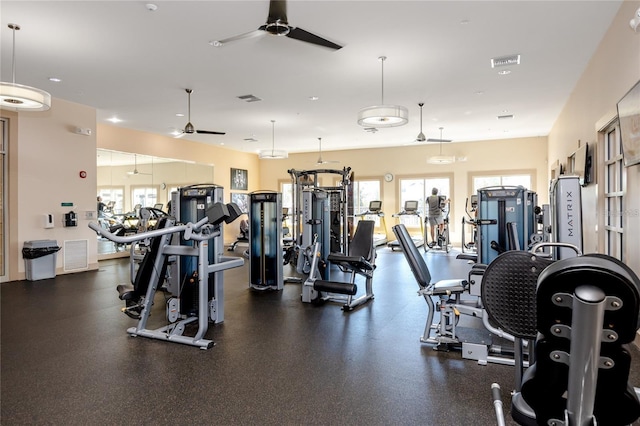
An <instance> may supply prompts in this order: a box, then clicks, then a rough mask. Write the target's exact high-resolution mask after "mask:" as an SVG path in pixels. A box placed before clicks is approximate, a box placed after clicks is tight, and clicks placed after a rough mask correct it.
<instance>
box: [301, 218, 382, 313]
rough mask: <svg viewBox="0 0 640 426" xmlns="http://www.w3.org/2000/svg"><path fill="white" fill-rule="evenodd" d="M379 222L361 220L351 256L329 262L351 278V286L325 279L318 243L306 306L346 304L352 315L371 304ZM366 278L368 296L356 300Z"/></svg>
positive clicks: (333, 257) (304, 292)
mask: <svg viewBox="0 0 640 426" xmlns="http://www.w3.org/2000/svg"><path fill="white" fill-rule="evenodd" d="M374 228H375V221H373V220H361V221H359V222H358V224H357V227H356V232H355V234H354V236H353V241H352V242H351V245H350V249H349V254H348V255H345V254H342V253H331V254H329V256H328V261H329V262H330V263H331V264H332V265H336V266H338V268H339V269H340V270H341V271H342V272H344V273H348V274H350V279H349V281H348V282H340V281H329V280H324V279H322V273H321V268H326V265H323V264H322V262H323V259H322V257H321V255H320V243H319V242H317V241H316V242H314V244H313V245H312V247H313V248H312V250H311V253H310V254H309V255H308V256H309V257H310V258H311V269H310V271H309V276H308V278H307V279H306V280H305V282H304V284H303V287H302V301H303V302H305V303H320V302H326V301H332V302H338V303H342V304H343V305H342V309H343V310H345V311H351V310H353V309H354V308H356V307H357V306H360V305H362V304H364V303H366V302H368V301H369V300H372V299H373V297H374V295H373V272H374V271H375V259H376V250H375V246H374V244H373V231H374ZM358 276H361V277H364V280H365V292H364V294H363V295H361V296H360V297H357V298H354V296H356V294H357V293H358V287H357V284H356V278H357V277H358Z"/></svg>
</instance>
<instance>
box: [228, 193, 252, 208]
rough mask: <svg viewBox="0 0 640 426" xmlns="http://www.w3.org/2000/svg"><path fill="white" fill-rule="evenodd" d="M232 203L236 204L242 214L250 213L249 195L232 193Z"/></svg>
mask: <svg viewBox="0 0 640 426" xmlns="http://www.w3.org/2000/svg"><path fill="white" fill-rule="evenodd" d="M231 202H232V203H236V204H237V205H238V207H240V210H241V211H242V213H249V194H241V193H239V192H232V193H231Z"/></svg>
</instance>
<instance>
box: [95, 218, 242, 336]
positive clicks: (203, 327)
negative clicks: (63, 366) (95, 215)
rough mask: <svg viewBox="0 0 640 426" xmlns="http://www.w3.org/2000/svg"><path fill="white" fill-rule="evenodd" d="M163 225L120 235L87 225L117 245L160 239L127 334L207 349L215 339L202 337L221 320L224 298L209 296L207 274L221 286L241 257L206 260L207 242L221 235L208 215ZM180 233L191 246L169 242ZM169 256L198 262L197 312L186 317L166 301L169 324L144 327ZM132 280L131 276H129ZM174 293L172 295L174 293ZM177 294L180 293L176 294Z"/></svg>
mask: <svg viewBox="0 0 640 426" xmlns="http://www.w3.org/2000/svg"><path fill="white" fill-rule="evenodd" d="M168 220H170V223H168V225H170V226H167V227H165V228H162V229H156V230H152V231H147V232H142V233H138V234H133V235H129V236H126V237H119V236H117V235H115V234H112V233H110V232H108V231H107V230H105V229H104V228H102V227H100V225H99V224H97V223H89V228H91V229H93V230H94V231H96V232H97V233H98V234H99V235H101V236H103V237H105V238H107V239H109V240H111V241H114V242H116V243H119V244H131V243H135V242H138V241H143V240H147V239H151V238H160V239H161V240H160V246H159V248H158V252H157V255H156V258H155V259H154V267H153V272H152V274H151V279H150V283H149V286H148V288H147V292H146V294H145V296H144V302H143V306H142V312H141V313H140V319H139V320H138V324H137V325H136V326H135V327H130V328H129V329H127V333H129V335H131V336H142V337H147V338H150V339H156V340H162V341H166V342H173V343H181V344H185V345H191V346H196V347H199V348H200V349H209V348H211V347H213V346H214V342H213V341H212V340H209V339H205V338H204V336H205V334H206V332H207V330H208V327H209V321H212V322H222V321H223V320H224V316H223V315H224V310H223V309H222V306H223V303H224V300H223V294H222V292H215V291H214V295H212V297H210V295H209V282H208V279H209V274H215V276H216V287H218V286H222V285H223V274H222V272H223V271H225V270H227V269H231V268H237V267H240V266H242V265H243V264H244V259H242V258H236V257H225V256H222V255H221V254H220V253H218V254H217V256H216V257H215V260H214V262H213V263H211V264H210V263H209V260H208V259H209V256H208V247H209V244H210V241H211V240H213V244H214V245H216V239H218V238H219V237H220V236H221V231H220V229H219V227H216V226H213V225H211V224H209V223H208V221H209V219H208V218H206V217H205V218H203V219H202V220H200V221H198V222H197V223H195V224H194V223H187V224H183V225H175V224H174V223H175V222H174V220H173V219H168ZM180 233H183V236H182V239H183V240H185V241H192V242H193V245H192V246H186V245H175V244H171V239H172V236H174V235H175V236H178V237H179V234H180ZM168 256H191V257H195V258H197V259H198V260H197V263H198V314H197V316H185V315H182V314H178V313H176V312H173V313H171V312H170V311H171V310H175V309H178V308H179V303H177V304H171V303H168V304H167V307H168V312H167V317H168V319H173V320H174V321H171V322H170V324H168V325H166V326H163V327H160V328H158V329H155V330H152V329H148V328H147V320H148V319H149V316H150V314H151V308H152V306H153V301H154V297H155V294H156V292H157V290H158V288H157V283H158V282H161V279H162V278H163V277H160V276H159V271H161V270H162V265H163V263H164V262H165V259H166V258H167V257H168ZM132 279H133V276H132ZM174 295H175V294H174ZM175 296H176V297H179V294H177V295H175ZM196 322H197V324H198V329H197V331H196V333H195V335H193V336H185V335H183V333H184V332H185V328H186V326H187V325H188V324H190V323H196Z"/></svg>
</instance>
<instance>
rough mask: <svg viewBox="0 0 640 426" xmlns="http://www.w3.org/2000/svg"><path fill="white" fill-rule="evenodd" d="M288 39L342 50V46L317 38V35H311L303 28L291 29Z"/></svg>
mask: <svg viewBox="0 0 640 426" xmlns="http://www.w3.org/2000/svg"><path fill="white" fill-rule="evenodd" d="M287 37H289V38H294V39H296V40H300V41H306V42H307V43H312V44H316V45H318V46H323V47H328V48H330V49H335V50H338V49H342V46H340V45H339V44H336V43H334V42H332V41H329V40H327V39H325V38H322V37H320V36H317V35H315V34H312V33H310V32H309V31H305V30H303V29H302V28H291V31H289V34H287Z"/></svg>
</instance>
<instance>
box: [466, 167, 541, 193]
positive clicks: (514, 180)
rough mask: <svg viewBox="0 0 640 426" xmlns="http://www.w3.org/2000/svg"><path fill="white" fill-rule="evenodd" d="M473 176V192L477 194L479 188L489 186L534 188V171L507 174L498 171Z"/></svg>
mask: <svg viewBox="0 0 640 426" xmlns="http://www.w3.org/2000/svg"><path fill="white" fill-rule="evenodd" d="M472 178H473V183H472V188H473V194H476V193H477V192H478V189H480V188H485V187H487V186H524V187H525V188H527V189H530V190H532V191H533V190H534V189H533V187H532V182H533V173H517V174H507V173H504V172H497V173H496V174H489V175H474V176H473V177H472Z"/></svg>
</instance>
